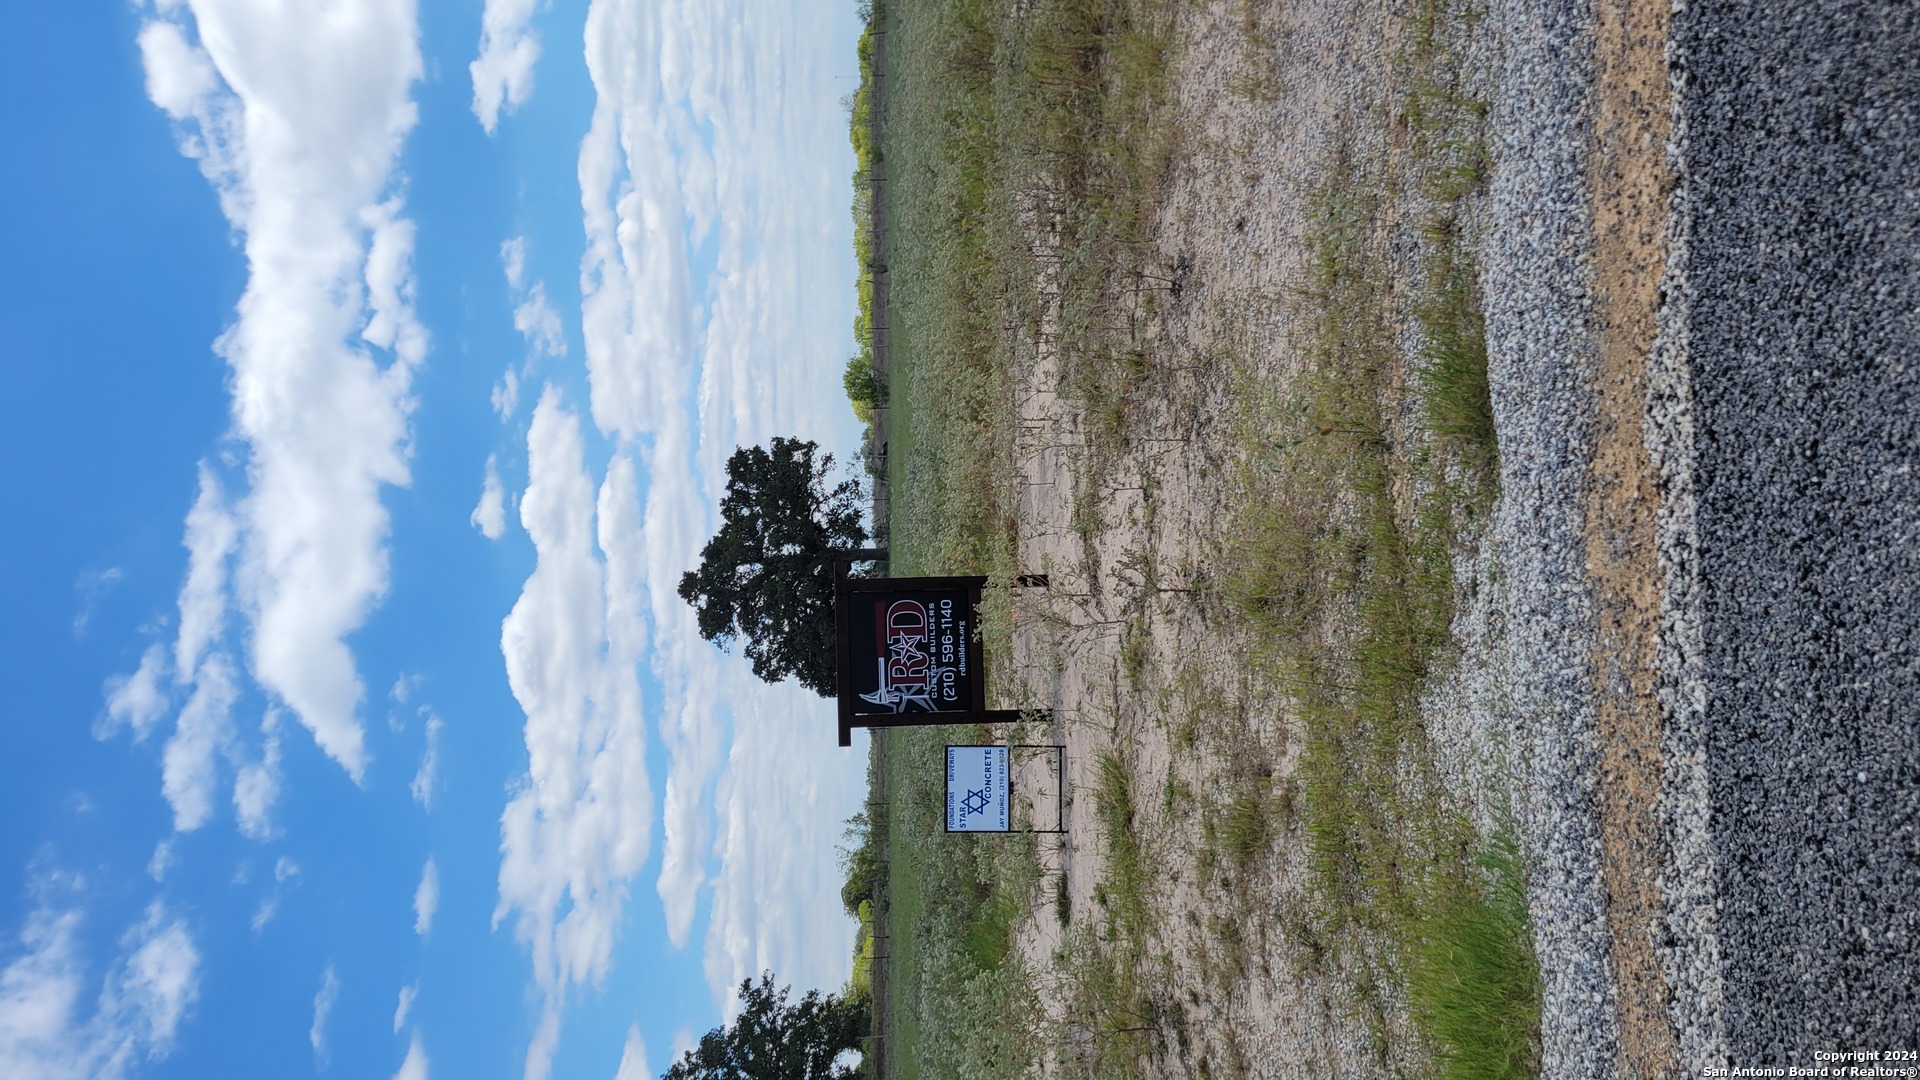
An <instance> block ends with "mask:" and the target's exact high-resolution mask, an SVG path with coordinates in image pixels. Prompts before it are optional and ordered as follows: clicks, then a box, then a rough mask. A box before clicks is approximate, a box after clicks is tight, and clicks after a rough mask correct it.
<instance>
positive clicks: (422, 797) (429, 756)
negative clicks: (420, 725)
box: [408, 712, 445, 810]
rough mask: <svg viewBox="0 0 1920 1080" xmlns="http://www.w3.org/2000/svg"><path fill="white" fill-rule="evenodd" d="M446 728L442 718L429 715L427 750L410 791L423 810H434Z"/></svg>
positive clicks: (409, 786) (415, 773)
mask: <svg viewBox="0 0 1920 1080" xmlns="http://www.w3.org/2000/svg"><path fill="white" fill-rule="evenodd" d="M443 726H445V725H443V724H442V723H441V721H440V717H438V716H436V715H435V714H433V713H431V712H429V713H428V714H427V748H426V750H424V751H423V752H422V753H421V754H420V768H419V769H418V770H417V771H415V772H414V774H413V783H411V784H409V785H408V790H409V791H411V792H412V793H413V801H414V802H417V803H419V804H420V807H421V809H423V810H432V809H433V782H434V777H435V776H436V775H437V774H438V773H439V771H440V729H441V728H442V727H443Z"/></svg>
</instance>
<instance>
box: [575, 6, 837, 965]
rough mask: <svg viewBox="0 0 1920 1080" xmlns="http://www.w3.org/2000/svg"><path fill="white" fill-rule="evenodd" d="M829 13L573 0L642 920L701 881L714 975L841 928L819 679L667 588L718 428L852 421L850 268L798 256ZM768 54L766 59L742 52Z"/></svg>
mask: <svg viewBox="0 0 1920 1080" xmlns="http://www.w3.org/2000/svg"><path fill="white" fill-rule="evenodd" d="M668 26H671V28H672V32H670V33H669V32H667V31H666V30H665V29H664V28H665V27H668ZM836 32H837V31H836V29H835V28H834V27H833V26H832V24H831V22H830V21H828V20H821V19H817V18H811V17H809V16H807V15H806V14H805V13H803V12H799V11H768V10H760V9H754V10H751V11H747V10H742V9H741V7H740V6H739V5H735V4H724V3H723V4H710V5H709V4H675V3H666V4H661V5H654V4H647V3H638V2H616V0H596V2H595V3H594V4H593V6H592V8H591V9H590V10H589V13H588V17H587V29H586V53H587V68H588V74H589V76H590V78H591V79H592V81H593V85H594V88H595V92H596V94H597V100H596V105H595V111H594V116H593V120H592V123H591V125H590V127H589V129H588V134H587V136H586V138H585V139H584V140H583V141H582V144H581V149H580V157H579V164H578V170H579V177H580V186H581V198H582V208H583V217H584V226H585V231H586V236H587V250H586V254H585V256H584V258H583V260H582V270H581V293H582V311H581V315H582V322H581V332H582V337H583V339H584V343H585V352H586V360H587V370H588V378H589V388H590V393H591V404H592V415H593V418H594V421H595V423H596V424H597V425H598V426H599V427H600V428H601V430H602V431H603V432H605V433H607V434H608V435H610V436H613V437H614V438H615V439H616V440H617V441H620V442H622V443H627V444H632V445H635V446H644V447H645V453H644V461H645V464H646V475H645V478H644V485H643V486H644V488H645V490H646V491H647V493H648V495H647V503H646V506H645V508H644V513H643V518H642V524H641V528H640V529H639V530H638V531H637V532H635V533H632V534H628V535H625V536H620V537H615V538H613V539H612V540H611V542H609V543H604V544H603V547H606V549H607V550H608V551H609V552H610V553H611V552H612V551H614V550H616V549H623V550H629V551H631V552H632V553H633V556H634V558H635V560H636V562H637V563H638V565H640V566H641V568H642V569H641V576H640V581H639V588H640V590H641V592H642V593H643V594H644V595H645V596H646V597H647V600H648V607H647V609H646V612H647V615H648V617H649V622H650V623H651V626H652V628H653V637H654V646H653V650H652V653H651V656H650V662H651V664H652V667H653V671H654V674H655V675H656V676H657V677H658V679H659V680H660V683H661V686H662V690H663V694H664V700H663V702H662V703H661V705H660V709H659V713H660V720H659V727H660V736H661V739H662V741H663V743H664V744H665V746H666V748H667V751H668V754H669V764H668V769H667V781H666V790H665V795H664V810H663V822H664V839H663V842H662V854H661V869H660V875H659V879H658V881H657V883H656V887H657V889H658V892H659V895H660V899H661V903H662V906H663V909H664V911H665V914H666V929H667V932H668V936H669V939H670V940H671V941H672V942H674V943H675V944H680V943H684V942H685V941H686V940H687V938H688V936H689V935H690V934H691V930H692V926H693V924H694V922H695V918H696V915H697V908H698V904H699V902H700V899H701V897H702V896H705V895H711V897H712V903H713V908H712V916H711V918H710V920H709V929H708V936H707V941H706V945H705V949H706V968H707V972H708V977H709V980H710V982H711V984H712V987H713V989H714V991H715V994H716V997H717V998H720V999H722V1000H725V999H727V998H729V997H730V995H731V993H732V990H733V987H734V986H736V985H737V984H738V982H739V980H740V979H741V978H743V977H746V976H748V975H752V974H755V973H757V972H758V971H759V970H760V968H761V967H763V966H771V967H773V968H775V969H776V970H780V971H782V972H792V973H793V977H795V978H796V979H800V980H803V981H812V980H817V981H818V982H819V983H821V984H825V985H832V984H834V983H837V982H838V981H839V980H840V979H841V978H843V977H844V974H845V967H846V960H845V958H844V953H845V951H846V950H847V947H848V946H850V943H851V934H852V930H851V928H850V927H849V926H848V925H847V923H846V920H845V917H844V915H843V914H842V913H841V912H840V911H839V905H838V902H837V896H836V895H835V890H836V888H837V884H838V883H837V882H834V881H832V880H830V879H831V877H832V874H831V873H830V870H831V868H832V866H833V858H832V851H833V845H834V842H835V841H836V840H837V838H838V832H839V827H840V822H841V820H843V819H844V817H845V815H846V814H847V813H849V812H851V810H853V809H854V806H853V796H852V795H850V794H849V793H851V792H855V791H857V788H858V782H859V778H858V775H857V770H856V769H855V768H854V767H853V764H852V757H853V756H852V755H848V754H846V753H845V752H844V751H838V750H837V749H836V748H834V747H833V746H832V744H831V740H830V739H827V738H824V737H822V736H821V735H820V733H821V732H823V731H827V730H829V729H830V726H831V720H830V713H829V712H828V710H827V709H826V707H825V706H824V704H823V703H822V702H820V701H819V700H818V699H815V698H813V697H811V696H810V695H808V694H806V693H805V692H804V691H800V690H798V689H797V688H795V687H792V686H786V687H765V686H763V685H761V684H759V683H758V682H757V681H756V680H754V679H753V678H752V676H751V675H750V674H749V673H748V672H747V671H746V670H745V665H744V663H743V662H742V661H741V660H740V659H739V658H737V657H724V656H721V655H720V654H718V653H717V652H716V651H715V650H714V649H713V648H712V647H711V646H709V645H708V644H707V643H705V642H703V641H701V640H700V639H699V637H698V635H697V632H696V629H695V626H694V623H693V619H692V615H691V612H690V611H689V610H688V609H687V607H686V605H685V604H684V603H682V602H681V601H680V600H679V598H678V596H677V595H675V585H676V584H677V580H678V577H679V575H680V573H681V572H683V571H684V570H685V569H686V568H687V567H689V566H691V565H693V563H694V562H695V561H696V560H697V558H698V552H699V547H700V545H701V544H702V543H703V542H704V539H705V537H706V536H707V535H708V533H709V532H710V531H711V527H712V525H713V507H714V506H715V505H716V504H717V502H718V498H719V495H720V493H721V492H722V491H723V489H724V483H725V477H724V464H725V460H726V457H727V456H728V455H729V454H730V453H731V452H732V450H733V448H734V446H736V445H738V444H743V443H748V442H760V441H763V440H764V439H765V438H766V437H768V436H769V435H773V434H792V433H796V432H798V433H801V434H803V435H806V436H809V437H816V438H820V439H822V441H824V442H827V443H828V444H829V445H832V444H834V443H835V442H836V441H837V442H839V443H840V445H852V443H853V441H854V439H855V438H856V432H855V431H854V430H853V428H852V421H851V417H850V415H849V414H848V412H847V409H846V405H845V401H844V400H843V399H842V397H841V396H840V395H839V393H838V390H837V385H836V383H835V381H834V380H835V374H836V372H837V371H838V369H839V365H840V364H841V363H842V361H843V358H844V356H845V351H846V349H847V348H849V347H851V340H850V337H849V336H848V335H847V333H846V330H845V312H846V311H848V310H851V307H852V304H853V300H852V296H851V287H850V282H851V280H852V277H853V273H854V268H853V267H852V266H851V264H850V262H847V263H846V265H847V274H846V280H845V281H844V282H843V281H837V280H834V279H833V278H831V277H830V276H829V277H824V278H823V276H822V275H820V274H818V273H813V272H809V270H808V268H810V267H817V266H822V265H835V264H836V260H840V261H845V260H846V259H847V256H846V255H845V251H846V246H845V245H846V243H847V240H846V238H845V237H844V236H843V235H839V234H837V232H836V231H835V230H830V229H823V228H821V227H820V226H819V225H818V223H820V222H825V221H837V220H840V219H839V218H836V217H835V214H836V213H837V210H836V208H837V207H839V206H840V205H842V204H844V202H845V198H846V186H845V180H844V175H845V173H846V171H847V170H848V169H850V168H851V162H850V160H847V161H843V160H842V159H843V158H846V157H847V155H846V152H845V151H844V149H842V147H841V144H843V143H844V133H843V132H842V131H840V130H839V129H838V126H837V121H838V114H837V113H836V112H835V110H833V109H830V108H821V107H820V105H821V103H824V102H831V101H833V100H835V99H836V98H837V97H838V93H837V91H836V90H835V87H834V84H833V79H832V72H831V71H830V70H827V69H826V68H825V67H824V66H823V62H822V60H823V58H825V57H828V56H831V55H833V51H834V48H835V46H834V44H833V35H834V34H835V33H836ZM771 70H778V71H780V72H781V78H779V79H759V78H756V76H755V73H757V72H763V71H771ZM702 133H710V139H708V138H706V137H703V135H702ZM709 142H710V143H711V146H710V148H709V145H708V143H709ZM796 162H808V163H815V164H813V165H811V166H810V167H802V168H796V167H795V164H794V163H796ZM843 216H844V215H842V217H843ZM710 236H711V238H712V240H713V241H714V247H713V250H714V252H715V268H714V270H713V272H712V273H711V274H709V275H707V276H706V278H705V280H704V281H703V282H695V281H694V279H693V275H692V272H691V269H690V265H689V260H688V252H689V251H691V250H695V249H698V248H700V247H701V246H702V245H703V244H706V243H707V242H708V241H709V237H710ZM770 357H778V358H779V361H778V362H777V363H776V362H770V361H769V358H770ZM836 424H837V425H839V426H838V427H837V428H836V427H835V426H834V425H836ZM729 723H730V724H731V729H732V730H731V735H732V742H731V748H729V747H728V745H727V743H726V742H725V738H726V735H727V731H728V724H729ZM709 800H717V802H718V811H717V821H716V814H715V811H714V810H713V809H710V806H711V805H712V804H711V803H710V802H709ZM716 824H717V826H718V831H717V832H716V831H715V825H716ZM716 861H717V862H718V866H719V868H718V870H717V871H710V869H709V868H710V867H711V866H712V865H713V864H714V862H716ZM822 866H824V867H825V868H826V869H827V870H828V871H829V872H827V873H823V872H821V869H820V868H821V867H822Z"/></svg>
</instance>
